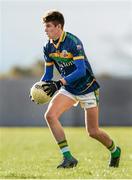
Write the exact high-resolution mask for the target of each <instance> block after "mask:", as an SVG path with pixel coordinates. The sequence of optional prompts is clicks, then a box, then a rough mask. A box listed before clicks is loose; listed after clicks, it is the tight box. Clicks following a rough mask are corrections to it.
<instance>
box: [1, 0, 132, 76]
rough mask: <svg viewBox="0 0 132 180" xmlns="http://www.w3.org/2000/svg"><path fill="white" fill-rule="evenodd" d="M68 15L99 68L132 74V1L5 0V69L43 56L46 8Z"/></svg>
mask: <svg viewBox="0 0 132 180" xmlns="http://www.w3.org/2000/svg"><path fill="white" fill-rule="evenodd" d="M49 9H56V10H59V11H61V12H62V13H63V14H64V17H65V22H66V23H65V31H68V32H71V33H73V34H75V35H76V36H78V37H79V38H80V39H81V41H82V42H83V45H84V49H85V52H86V54H87V57H88V59H89V62H90V64H91V65H92V68H93V70H94V72H95V74H102V73H106V74H112V75H115V76H124V77H125V76H132V1H130V0H124V1H119V0H116V1H115V0H106V1H104V0H91V1H90V0H76V1H75V0H63V1H62V0H22V1H21V0H16V1H13V0H1V1H0V19H1V21H0V42H1V44H0V72H6V71H8V70H9V69H10V68H12V67H13V66H16V65H18V66H22V67H28V66H30V65H31V64H33V63H35V62H36V61H37V59H43V46H44V45H45V44H46V42H47V40H48V39H47V37H46V35H45V33H44V27H43V24H42V16H43V15H44V13H45V11H47V10H49Z"/></svg>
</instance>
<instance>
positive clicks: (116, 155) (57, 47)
mask: <svg viewBox="0 0 132 180" xmlns="http://www.w3.org/2000/svg"><path fill="white" fill-rule="evenodd" d="M43 23H44V26H45V33H46V34H47V36H48V38H49V41H48V43H47V44H46V46H45V47H44V49H43V50H44V58H45V66H46V67H45V74H44V75H43V77H42V78H41V81H46V84H45V85H43V89H44V91H45V92H46V93H47V94H48V95H49V96H51V97H52V96H53V95H54V93H55V92H57V93H56V95H55V96H54V97H53V98H52V100H51V102H50V103H49V106H48V109H47V111H46V113H45V119H46V122H47V124H48V126H49V128H50V130H51V132H52V134H53V136H54V138H55V140H56V142H57V144H58V146H59V148H60V151H61V153H62V155H63V161H62V162H61V163H60V164H59V165H58V166H57V168H72V167H75V166H76V165H77V164H78V160H77V159H76V158H75V157H73V155H72V152H71V151H70V150H69V147H68V143H67V139H66V136H65V133H64V129H63V127H62V125H61V124H60V121H59V117H60V116H61V115H62V114H63V113H64V112H65V111H67V110H68V109H70V108H71V107H72V106H74V105H77V104H78V103H80V105H81V107H82V108H83V109H84V112H85V123H86V130H87V132H88V134H89V136H90V137H92V138H94V139H96V140H98V141H99V142H100V143H102V144H103V145H104V146H105V147H106V148H107V149H108V150H109V151H110V162H109V166H110V167H118V166H119V160H120V155H121V150H120V148H119V147H118V146H116V145H115V142H114V141H113V140H112V139H111V138H110V137H109V136H108V134H107V133H106V132H104V131H102V130H101V129H100V128H99V124H98V111H99V110H98V103H99V84H98V82H97V81H96V79H95V76H94V74H93V72H92V69H91V66H90V64H89V61H88V59H87V56H86V54H85V51H84V48H83V44H82V42H81V41H80V39H79V38H78V37H76V36H75V35H73V34H71V33H69V32H65V31H64V17H63V14H62V13H60V12H58V11H49V12H47V14H46V15H45V16H44V17H43ZM54 66H55V67H56V68H57V70H58V71H59V73H60V75H61V77H62V78H61V79H59V80H58V81H53V80H52V78H53V67H54Z"/></svg>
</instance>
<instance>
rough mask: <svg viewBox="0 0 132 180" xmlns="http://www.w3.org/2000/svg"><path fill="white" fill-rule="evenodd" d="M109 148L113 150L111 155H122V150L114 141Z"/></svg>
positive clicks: (114, 156)
mask: <svg viewBox="0 0 132 180" xmlns="http://www.w3.org/2000/svg"><path fill="white" fill-rule="evenodd" d="M108 149H109V151H110V152H111V156H112V157H113V158H116V157H119V156H120V150H119V149H118V148H117V146H116V145H115V143H114V141H112V144H111V145H110V147H108Z"/></svg>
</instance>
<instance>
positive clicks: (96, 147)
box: [0, 128, 132, 179]
mask: <svg viewBox="0 0 132 180" xmlns="http://www.w3.org/2000/svg"><path fill="white" fill-rule="evenodd" d="M103 129H104V130H105V131H107V132H108V133H109V135H110V136H111V137H112V138H114V140H115V141H116V142H118V144H120V147H121V148H122V158H121V163H120V167H119V168H109V167H108V159H109V152H108V151H107V149H106V148H105V147H104V146H102V145H101V144H100V143H99V142H97V141H95V140H93V139H91V138H90V137H88V135H87V134H86V131H85V129H84V128H65V133H66V136H67V140H68V142H69V146H70V149H71V150H72V153H73V155H74V156H75V157H76V158H77V159H78V160H79V164H78V166H77V167H76V168H73V169H56V166H57V165H58V164H59V162H60V161H61V155H60V151H59V148H58V146H57V145H56V143H55V141H54V139H53V137H52V135H51V133H50V131H49V129H47V128H0V178H3V179H5V178H12V179H13V178H14V179H25V178H27V179H34V178H37V179H51V178H54V179H93V178H94V179H123V178H124V179H130V178H132V145H131V142H132V128H103Z"/></svg>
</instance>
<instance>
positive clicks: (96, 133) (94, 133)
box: [88, 129, 99, 139]
mask: <svg viewBox="0 0 132 180" xmlns="http://www.w3.org/2000/svg"><path fill="white" fill-rule="evenodd" d="M88 133H89V136H90V137H92V138H95V139H96V138H98V136H99V131H98V129H90V130H89V131H88Z"/></svg>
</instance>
